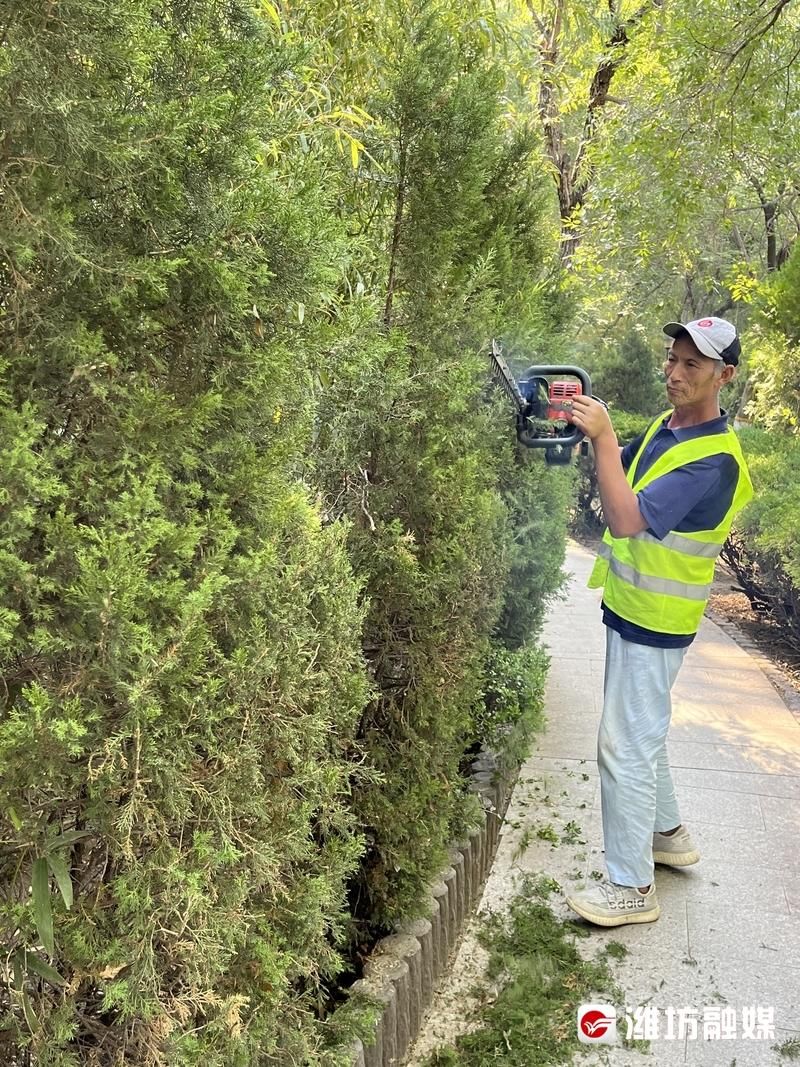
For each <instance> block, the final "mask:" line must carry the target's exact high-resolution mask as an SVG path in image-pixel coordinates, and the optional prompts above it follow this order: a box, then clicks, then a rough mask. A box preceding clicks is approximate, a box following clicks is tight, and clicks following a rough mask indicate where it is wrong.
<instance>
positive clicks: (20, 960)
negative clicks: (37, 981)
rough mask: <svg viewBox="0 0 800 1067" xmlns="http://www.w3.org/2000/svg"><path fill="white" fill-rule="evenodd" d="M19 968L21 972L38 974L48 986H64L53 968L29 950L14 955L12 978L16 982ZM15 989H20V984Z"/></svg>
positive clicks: (63, 981) (62, 979)
mask: <svg viewBox="0 0 800 1067" xmlns="http://www.w3.org/2000/svg"><path fill="white" fill-rule="evenodd" d="M18 967H19V968H21V971H20V973H21V972H22V971H33V973H34V974H38V975H39V977H40V978H44V980H45V981H46V982H49V983H50V985H55V986H63V985H66V982H65V980H64V978H62V976H61V975H60V974H59V973H58V971H57V970H56V969H55V967H51V966H50V964H49V963H46V962H45V961H44V960H43V959H42V957H41V956H37V955H36V953H35V952H31V950H30V949H22V951H21V952H16V953H15V954H14V976H15V981H16V975H17V968H18ZM16 988H17V989H21V988H22V983H21V982H20V984H19V986H17V987H16Z"/></svg>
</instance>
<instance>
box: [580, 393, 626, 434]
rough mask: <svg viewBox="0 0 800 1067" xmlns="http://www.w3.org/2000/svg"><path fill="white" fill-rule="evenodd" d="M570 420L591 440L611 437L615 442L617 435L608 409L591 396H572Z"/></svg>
mask: <svg viewBox="0 0 800 1067" xmlns="http://www.w3.org/2000/svg"><path fill="white" fill-rule="evenodd" d="M571 421H572V422H573V424H574V425H575V426H577V427H578V429H579V430H581V431H582V432H583V433H585V434H586V436H587V437H590V438H591V439H592V441H596V440H597V439H598V438H600V437H607V436H610V437H613V438H614V442H615V443H616V440H617V437H616V434H615V433H614V427H613V426H612V425H611V419H610V418H609V417H608V411H606V407H605V405H604V404H601V403H600V401H599V400H595V399H594V398H593V397H591V396H575V397H573V398H572V418H571Z"/></svg>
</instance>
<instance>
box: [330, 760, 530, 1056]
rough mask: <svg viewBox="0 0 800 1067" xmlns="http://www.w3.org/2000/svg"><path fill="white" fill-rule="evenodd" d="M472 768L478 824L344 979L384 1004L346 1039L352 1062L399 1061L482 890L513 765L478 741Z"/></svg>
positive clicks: (511, 781)
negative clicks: (370, 1022)
mask: <svg viewBox="0 0 800 1067" xmlns="http://www.w3.org/2000/svg"><path fill="white" fill-rule="evenodd" d="M471 769H472V774H471V776H470V782H469V788H470V792H472V793H475V794H477V796H478V797H479V798H480V801H481V805H482V807H483V810H484V820H483V824H482V825H481V826H478V827H476V828H475V829H473V830H471V831H470V832H469V834H468V835H467V838H466V840H464V841H459V842H456V843H455V844H453V845H452V846H451V849H450V865H449V866H448V867H446V868H445V869H444V870H443V871H441V872H440V873H439V876H438V878H437V879H436V880H434V882H433V883H432V884H431V887H430V897H429V898H428V900H427V902H426V906H425V909H424V914H425V917H424V918H422V919H416V920H412V921H410V922H406V923H401V924H399V926H398V927H397V932H396V933H394V934H391V935H390V936H389V937H384V938H382V939H381V940H380V941H379V942H378V943H377V944H376V945H375V948H374V949H373V952H372V954H371V956H370V958H369V959H368V960H367V962H366V963H365V965H364V977H363V978H360V979H358V981H356V982H354V983H353V985H352V986H351V987H350V990H349V992H350V994H353V993H360V994H362V995H363V996H365V997H368V998H369V999H370V1000H372V1001H377V1002H378V1003H379V1004H382V1005H383V1010H382V1011H381V1014H380V1017H379V1019H378V1022H377V1025H376V1028H375V1040H374V1042H373V1043H371V1044H369V1045H364V1044H362V1042H361V1041H360V1040H359V1039H356V1040H355V1041H354V1042H353V1044H352V1047H351V1056H350V1060H349V1063H350V1064H351V1067H397V1065H399V1064H401V1063H402V1062H403V1060H404V1059H405V1057H406V1055H407V1054H408V1052H409V1049H410V1048H411V1045H412V1043H413V1042H414V1040H415V1039H416V1037H417V1034H418V1033H419V1031H420V1029H421V1027H422V1022H423V1020H424V1018H425V1015H426V1013H427V1011H428V1008H429V1007H430V1005H431V1001H432V1000H433V994H434V991H435V989H436V984H437V982H438V980H439V979H440V978H442V977H443V976H444V975H445V974H446V973H447V971H448V967H449V963H450V960H451V957H452V956H453V955H454V953H455V949H456V947H457V945H458V943H459V941H460V938H461V934H462V932H463V930H464V927H465V926H466V922H467V919H469V917H470V916H471V915H472V913H473V911H474V910H475V908H476V906H477V904H478V902H479V900H480V898H481V894H482V890H483V885H484V882H485V881H486V878H487V876H488V874H489V871H490V869H491V866H492V862H493V861H494V856H495V852H496V851H497V845H498V842H499V840H500V827H501V826H502V824H503V819H504V818H505V813H506V809H507V808H508V802H509V799H510V797H511V790H512V788H513V786H514V782H515V780H516V776H517V773H518V770H519V768H518V766H517V765H516V764H515V765H514V766H513V767H508V766H504V765H503V763H502V762H500V761H498V760H497V759H496V758H495V756H494V755H493V754H492V753H491V752H489V751H488V750H487V749H483V750H482V751H481V754H480V755H479V756H478V757H477V758H476V759H475V760H474V761H473V763H472V768H471Z"/></svg>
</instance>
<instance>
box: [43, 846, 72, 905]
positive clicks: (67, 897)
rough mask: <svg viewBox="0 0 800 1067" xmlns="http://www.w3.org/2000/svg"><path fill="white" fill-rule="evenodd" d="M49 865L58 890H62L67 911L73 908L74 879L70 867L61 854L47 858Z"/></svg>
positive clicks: (52, 854)
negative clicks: (71, 876)
mask: <svg viewBox="0 0 800 1067" xmlns="http://www.w3.org/2000/svg"><path fill="white" fill-rule="evenodd" d="M47 863H48V866H49V867H50V870H51V871H52V872H53V877H54V878H55V880H56V883H57V885H58V888H59V889H60V890H61V896H62V897H63V898H64V904H65V905H66V907H67V911H69V909H70V908H71V907H72V900H73V896H72V879H71V878H70V874H69V867H68V866H67V861H66V860H65V859H64V857H63V856H62V855H60V854H59V853H56V852H54V853H51V854H50V855H48V857H47Z"/></svg>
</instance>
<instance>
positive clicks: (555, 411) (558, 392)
mask: <svg viewBox="0 0 800 1067" xmlns="http://www.w3.org/2000/svg"><path fill="white" fill-rule="evenodd" d="M582 394H583V389H582V388H581V383H580V382H579V381H577V380H576V379H571V380H570V381H567V382H563V381H562V382H551V383H550V403H549V405H548V408H547V417H548V419H566V420H567V421H569V418H570V412H569V411H564V408H563V405H564V404H565V403H567V404H570V402H571V400H572V398H573V396H581V395H582ZM570 406H571V404H570Z"/></svg>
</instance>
